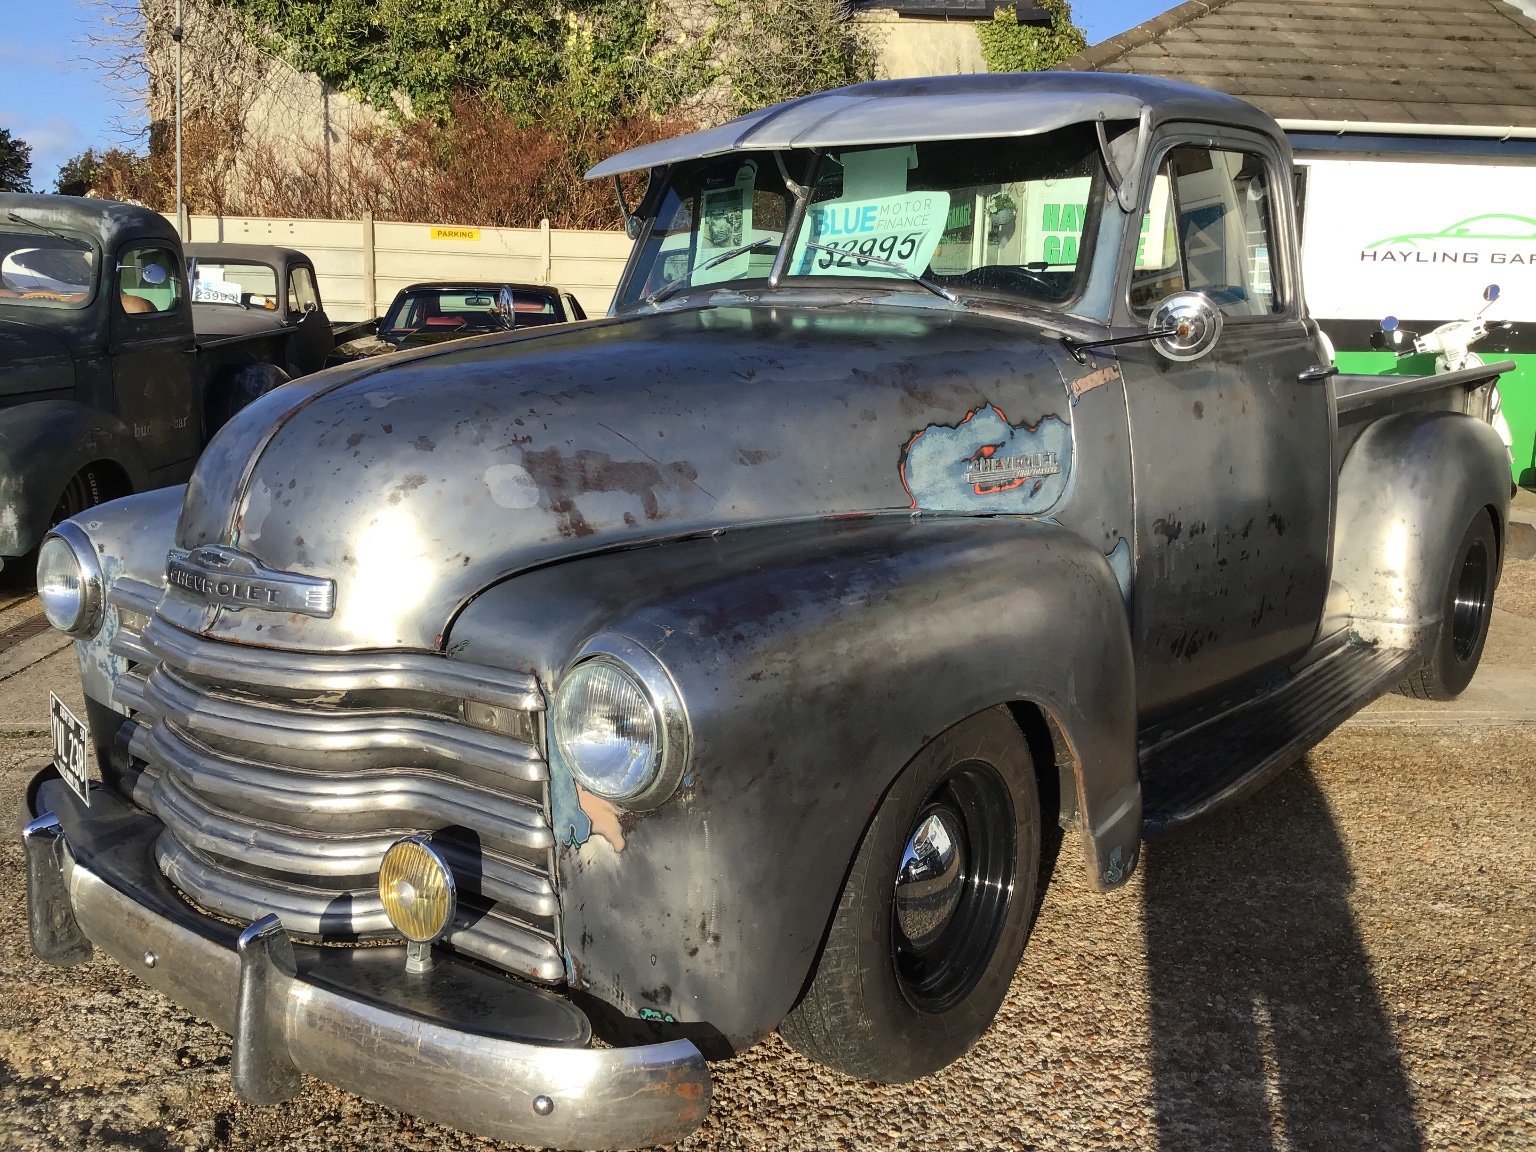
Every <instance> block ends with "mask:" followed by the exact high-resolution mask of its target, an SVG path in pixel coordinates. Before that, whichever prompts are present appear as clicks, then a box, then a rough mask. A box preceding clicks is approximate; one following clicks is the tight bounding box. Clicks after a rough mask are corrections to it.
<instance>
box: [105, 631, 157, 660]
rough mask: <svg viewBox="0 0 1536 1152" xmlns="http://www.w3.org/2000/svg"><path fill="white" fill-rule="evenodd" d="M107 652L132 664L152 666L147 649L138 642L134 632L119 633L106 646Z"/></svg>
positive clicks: (150, 656)
mask: <svg viewBox="0 0 1536 1152" xmlns="http://www.w3.org/2000/svg"><path fill="white" fill-rule="evenodd" d="M107 651H108V652H109V653H110V654H111V655H113V656H121V657H122V658H123V659H124V660H128V661H130V662H132V663H134V664H152V663H154V660H155V658H154V656H152V655H151V654H150V651H149V649H148V648H145V647H144V645H143V644H141V643H140V642H139V636H138V633H136V632H124V631H119V632H118V633H117V634H116V635H115V636H113V637H112V640H111V642H110V643H108V644H107Z"/></svg>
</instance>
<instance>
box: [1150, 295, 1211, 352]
mask: <svg viewBox="0 0 1536 1152" xmlns="http://www.w3.org/2000/svg"><path fill="white" fill-rule="evenodd" d="M1221 326H1222V315H1221V309H1219V308H1217V307H1216V305H1215V304H1214V303H1212V302H1211V298H1210V297H1209V296H1207V295H1206V294H1205V293H1204V292H1175V293H1174V294H1173V295H1172V296H1170V297H1168V298H1167V299H1166V300H1164V301H1163V302H1162V303H1161V304H1159V305H1158V306H1157V309H1156V311H1154V312H1153V313H1152V320H1151V322H1150V323H1149V324H1148V326H1147V331H1148V332H1149V334H1150V333H1157V335H1156V336H1154V337H1153V340H1152V347H1153V348H1154V349H1156V350H1157V353H1158V355H1160V356H1162V357H1163V358H1164V359H1166V360H1175V361H1178V362H1180V363H1184V362H1187V361H1190V360H1198V359H1200V357H1202V356H1204V355H1205V354H1206V353H1207V352H1209V351H1210V350H1211V349H1212V348H1214V347H1215V346H1216V341H1217V339H1218V338H1219V337H1220V336H1221Z"/></svg>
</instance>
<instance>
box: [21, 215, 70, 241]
mask: <svg viewBox="0 0 1536 1152" xmlns="http://www.w3.org/2000/svg"><path fill="white" fill-rule="evenodd" d="M5 215H6V218H7V219H9V220H10V221H12V222H13V223H16V224H25V225H26V226H27V227H28V228H36V229H37V230H38V231H39V232H46V233H48V235H50V236H56V237H58V238H59V239H60V240H63V241H64V242H65V243H68V244H78V243H79V241H78V240H76V239H74V238H73V237H72V236H66V235H64V233H62V232H59V231H56V230H54V229H52V228H50V227H48V225H46V224H39V223H38V222H37V221H36V220H28V219H27V218H26V217H25V216H19V215H17V214H16V213H15V212H7V213H6V214H5Z"/></svg>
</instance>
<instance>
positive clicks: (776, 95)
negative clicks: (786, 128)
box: [721, 0, 877, 115]
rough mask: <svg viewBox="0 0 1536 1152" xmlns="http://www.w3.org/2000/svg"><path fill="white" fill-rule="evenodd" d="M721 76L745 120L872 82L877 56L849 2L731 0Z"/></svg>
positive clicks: (726, 5) (734, 106) (735, 109)
mask: <svg viewBox="0 0 1536 1152" xmlns="http://www.w3.org/2000/svg"><path fill="white" fill-rule="evenodd" d="M723 7H724V9H725V16H724V17H723V20H724V23H725V26H726V30H725V31H723V32H722V33H721V35H722V38H723V39H724V41H725V44H724V50H723V51H722V52H721V57H722V60H721V63H722V71H723V73H724V76H725V78H726V80H727V81H728V82H729V84H730V90H731V101H730V103H731V105H732V111H733V112H734V113H735V114H737V115H740V114H742V113H745V112H750V111H752V110H754V109H757V108H763V107H766V106H767V105H770V104H778V103H781V102H783V101H785V100H792V99H794V98H795V97H797V96H805V95H807V94H809V93H811V92H820V91H823V90H824V89H827V88H839V87H842V86H843V85H844V84H856V83H858V82H859V81H861V80H873V79H874V77H875V65H876V62H877V57H876V53H875V49H874V45H872V44H871V43H870V42H869V40H868V39H867V38H866V37H865V35H864V34H863V33H862V32H861V31H860V30H859V28H858V27H857V26H856V25H855V24H854V23H853V22H852V21H851V20H850V16H851V15H852V4H851V3H850V2H849V0H725V2H724V4H723Z"/></svg>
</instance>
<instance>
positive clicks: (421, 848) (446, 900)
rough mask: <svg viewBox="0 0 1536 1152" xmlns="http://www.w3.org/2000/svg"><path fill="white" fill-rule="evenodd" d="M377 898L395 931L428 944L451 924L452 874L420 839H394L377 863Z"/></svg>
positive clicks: (454, 894)
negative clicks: (380, 901)
mask: <svg viewBox="0 0 1536 1152" xmlns="http://www.w3.org/2000/svg"><path fill="white" fill-rule="evenodd" d="M379 899H380V900H382V901H383V902H384V914H385V915H386V916H388V917H389V922H390V923H391V924H393V925H394V926H395V931H397V932H399V933H400V935H402V936H404V937H405V938H406V939H407V940H414V941H415V942H416V943H418V944H429V943H431V942H432V941H433V940H436V939H437V938H438V937H440V936H442V934H443V933H444V932H446V931H448V929H449V927H450V926H451V925H452V924H453V913H454V909H455V908H456V907H457V906H458V892H457V890H456V889H455V887H454V883H453V873H452V872H451V871H450V870H449V868H448V864H447V862H446V861H445V860H444V859H443V858H442V857H441V856H439V855H438V853H437V849H435V848H433V847H432V845H431V844H429V843H427V839H426V837H424V836H407V837H406V838H405V839H404V840H396V841H395V842H394V843H393V844H391V845H390V846H389V851H387V852H385V853H384V859H383V860H382V861H381V862H380V863H379Z"/></svg>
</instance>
